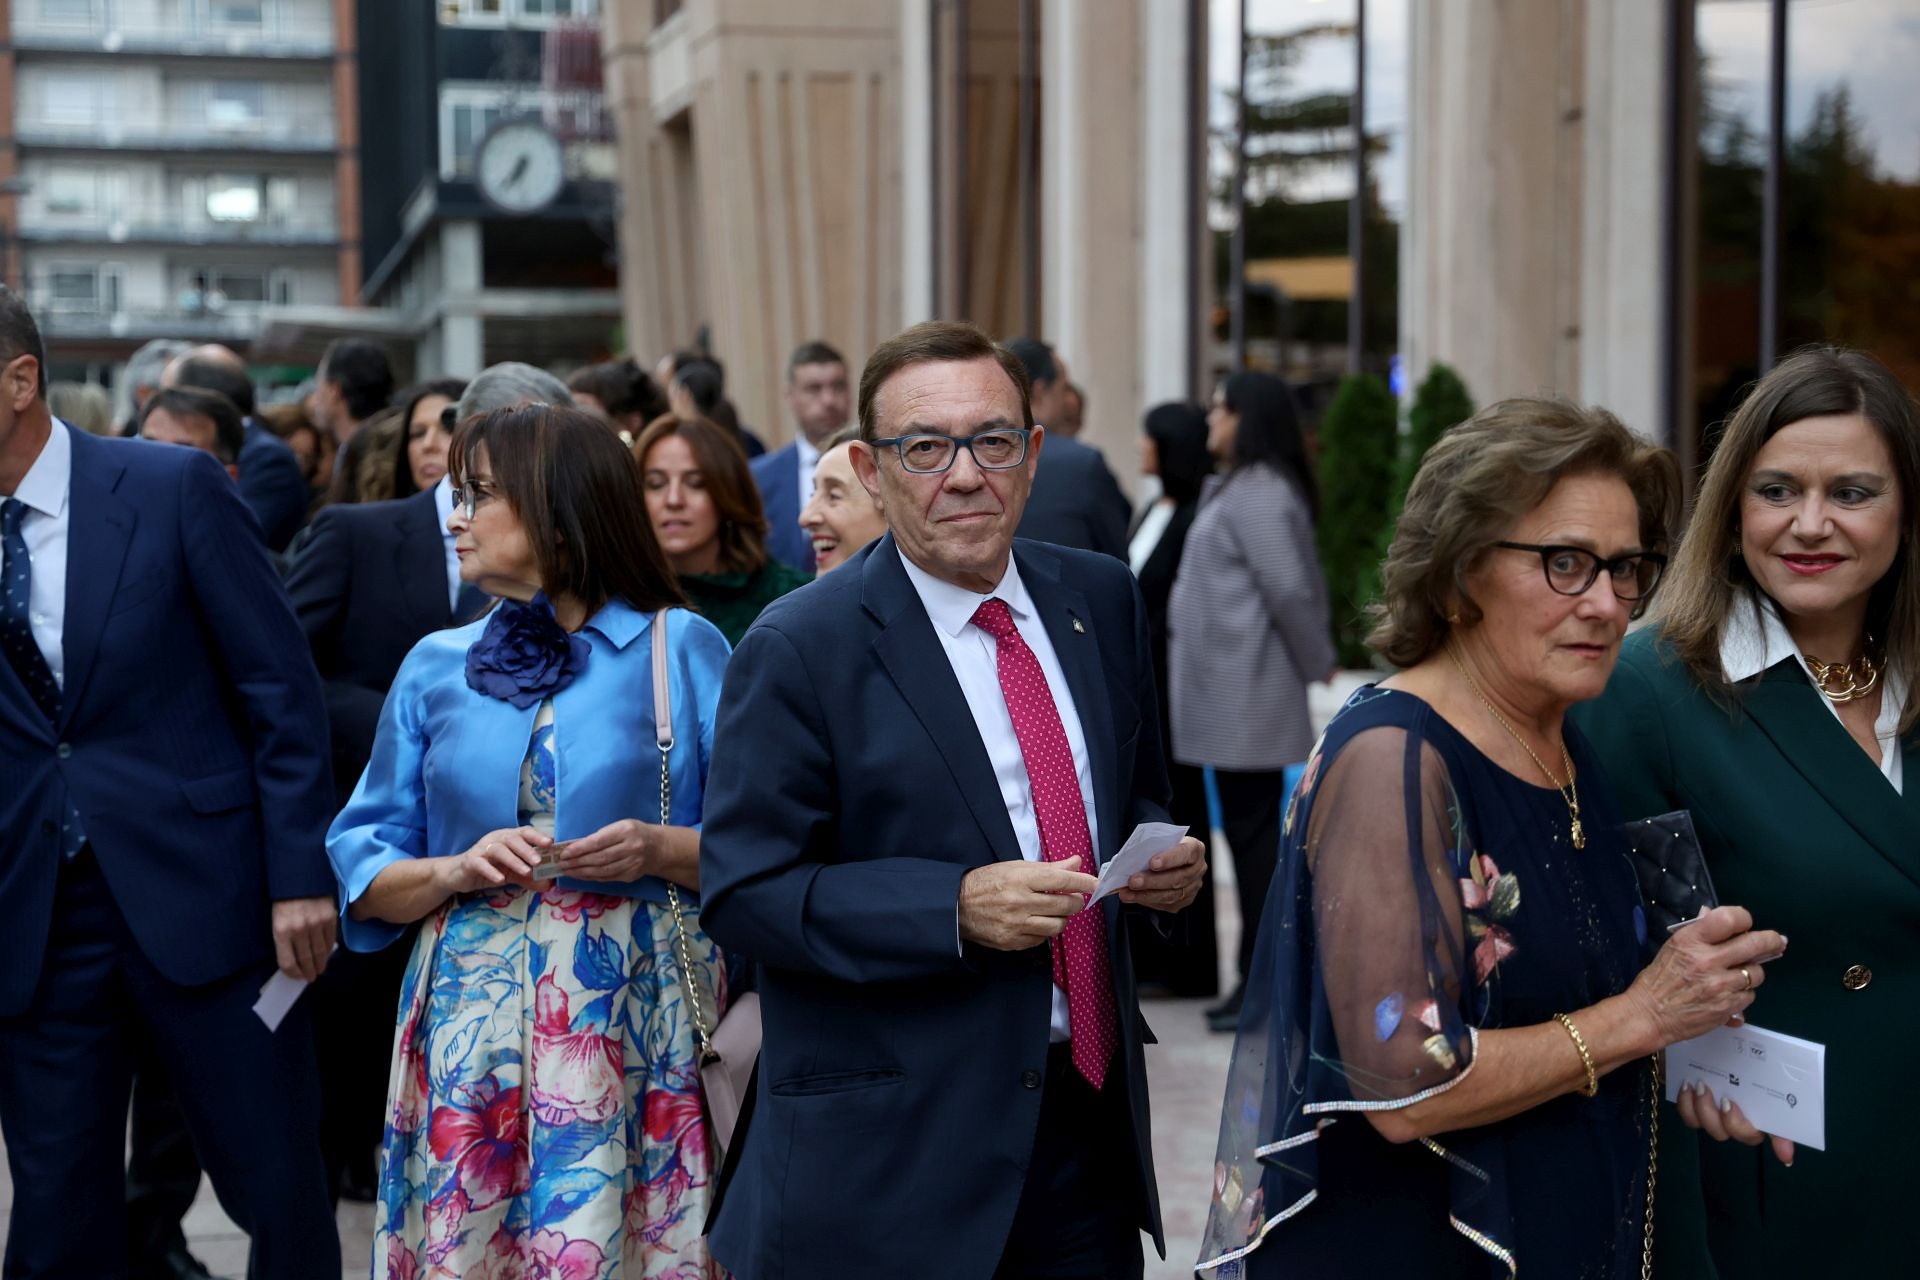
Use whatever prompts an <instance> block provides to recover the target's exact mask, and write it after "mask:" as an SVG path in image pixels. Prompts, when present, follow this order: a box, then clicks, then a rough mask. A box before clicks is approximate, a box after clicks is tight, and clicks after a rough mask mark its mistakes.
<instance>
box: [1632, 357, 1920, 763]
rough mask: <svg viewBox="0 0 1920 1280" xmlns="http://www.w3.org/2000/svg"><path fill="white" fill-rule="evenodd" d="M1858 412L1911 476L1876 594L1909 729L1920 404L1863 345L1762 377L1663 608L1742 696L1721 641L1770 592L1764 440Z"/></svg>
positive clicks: (1918, 719) (1919, 672)
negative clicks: (1756, 466) (1756, 490)
mask: <svg viewBox="0 0 1920 1280" xmlns="http://www.w3.org/2000/svg"><path fill="white" fill-rule="evenodd" d="M1845 414H1859V415H1860V416H1861V417H1863V418H1865V419H1866V420H1867V421H1868V422H1870V423H1871V424H1873V428H1874V430H1876V431H1878V432H1879V433H1880V437H1881V439H1883V440H1884V441H1886V445H1887V452H1888V453H1889V454H1890V455H1892V457H1893V469H1894V472H1895V474H1896V476H1897V478H1898V481H1899V484H1900V519H1901V524H1902V526H1903V527H1902V528H1901V531H1900V550H1899V552H1898V554H1897V555H1896V556H1895V557H1894V561H1893V566H1892V567H1891V568H1889V569H1888V570H1887V573H1886V576H1885V577H1883V578H1881V579H1880V581H1879V582H1878V583H1877V584H1876V585H1875V586H1874V588H1873V592H1872V595H1871V596H1870V597H1869V599H1868V602H1867V630H1868V631H1870V632H1872V633H1873V634H1874V635H1875V636H1877V637H1879V639H1880V640H1881V642H1882V643H1883V644H1884V645H1885V646H1886V665H1887V666H1888V668H1890V669H1891V670H1894V671H1897V672H1899V673H1900V674H1901V675H1902V676H1903V677H1905V679H1906V682H1907V688H1908V689H1910V690H1912V691H1913V692H1912V693H1910V694H1909V696H1908V698H1907V708H1906V713H1905V714H1904V715H1902V716H1901V717H1900V731H1901V732H1902V733H1905V732H1907V731H1908V730H1910V729H1912V728H1913V726H1914V725H1915V724H1916V723H1920V687H1916V684H1915V680H1916V677H1920V572H1916V571H1915V568H1914V557H1913V545H1914V541H1915V538H1916V536H1920V412H1917V411H1916V409H1915V405H1914V402H1913V397H1912V396H1911V395H1909V394H1908V393H1907V390H1906V388H1905V387H1903V386H1901V385H1900V380H1899V379H1898V378H1896V377H1894V376H1893V374H1892V372H1891V371H1889V370H1888V368H1887V367H1886V366H1885V365H1883V364H1881V363H1880V362H1879V361H1878V360H1876V359H1874V358H1873V357H1872V356H1870V355H1868V354H1867V353H1866V352H1864V351H1853V350H1849V349H1847V348H1845V347H1808V348H1805V349H1803V350H1800V351H1796V352H1794V353H1793V354H1792V355H1790V356H1788V357H1787V358H1786V359H1785V360H1782V361H1781V362H1780V363H1779V364H1777V365H1775V366H1774V367H1773V369H1772V370H1771V371H1769V372H1768V374H1767V375H1766V376H1765V377H1764V378H1761V379H1760V381H1759V382H1757V383H1755V384H1754V386H1753V389H1752V390H1751V391H1750V392H1748V394H1747V397H1746V399H1745V400H1742V401H1741V402H1740V407H1739V408H1738V409H1737V410H1735V411H1734V415H1733V418H1732V420H1731V421H1730V422H1729V423H1728V424H1727V430H1726V434H1725V435H1724V436H1722V437H1721V440H1720V445H1719V447H1718V448H1717V449H1716V450H1715V451H1714V455H1713V461H1712V462H1711V463H1710V464H1709V465H1708V467H1707V475H1706V479H1705V480H1704V481H1702V482H1701V485H1700V496H1699V500H1698V502H1697V503H1696V504H1695V506H1694V511H1693V520H1692V522H1691V524H1689V525H1688V527H1687V533H1686V536H1685V537H1684V538H1682V539H1681V540H1680V550H1679V553H1678V554H1677V555H1675V557H1674V563H1673V571H1672V572H1671V573H1670V574H1669V575H1668V577H1669V579H1670V581H1667V582H1664V583H1662V584H1661V590H1660V602H1659V606H1658V608H1657V610H1656V612H1657V615H1658V617H1659V619H1660V629H1661V633H1662V634H1663V636H1664V637H1665V639H1666V640H1667V642H1668V643H1669V644H1671V645H1672V646H1673V647H1674V650H1675V652H1677V653H1678V654H1679V655H1680V657H1681V659H1682V660H1684V661H1685V662H1686V664H1687V666H1688V667H1689V668H1691V669H1692V671H1693V674H1694V676H1695V678H1696V679H1698V680H1699V681H1700V683H1701V684H1702V685H1703V686H1705V687H1706V688H1708V689H1712V690H1721V691H1726V692H1729V693H1730V692H1731V690H1730V689H1729V687H1728V685H1727V679H1726V673H1725V671H1724V669H1723V668H1722V667H1721V665H1720V638H1721V635H1722V633H1723V631H1724V629H1725V627H1726V621H1727V617H1728V616H1729V615H1730V614H1731V613H1732V612H1733V611H1734V610H1735V609H1737V608H1743V607H1748V608H1758V607H1759V600H1760V588H1759V586H1758V584H1756V583H1755V582H1754V579H1753V574H1752V573H1751V572H1749V571H1748V569H1747V562H1746V559H1745V557H1743V556H1742V555H1741V554H1740V495H1741V492H1742V490H1743V489H1744V488H1745V487H1746V483H1747V475H1748V473H1749V472H1751V471H1752V470H1753V460H1754V458H1755V457H1757V456H1758V455H1759V453H1760V450H1761V447H1762V446H1764V445H1765V444H1766V443H1767V441H1769V440H1771V439H1772V438H1773V437H1774V435H1775V434H1776V433H1777V432H1779V431H1781V430H1783V429H1785V428H1787V427H1790V426H1792V425H1793V424H1794V423H1796V422H1804V421H1805V420H1806V419H1808V418H1822V417H1832V416H1835V415H1845Z"/></svg>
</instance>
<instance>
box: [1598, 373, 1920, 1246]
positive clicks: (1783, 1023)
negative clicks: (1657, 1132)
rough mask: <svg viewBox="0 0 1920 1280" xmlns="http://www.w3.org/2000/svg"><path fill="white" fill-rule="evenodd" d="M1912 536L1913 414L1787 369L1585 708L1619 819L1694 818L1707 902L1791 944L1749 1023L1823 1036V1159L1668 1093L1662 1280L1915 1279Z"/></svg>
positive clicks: (1725, 450)
mask: <svg viewBox="0 0 1920 1280" xmlns="http://www.w3.org/2000/svg"><path fill="white" fill-rule="evenodd" d="M1917 533H1920V418H1917V417H1916V409H1915V405H1914V403H1913V400H1912V398H1911V397H1910V396H1909V395H1908V394H1907V392H1906V391H1905V390H1904V389H1903V388H1902V387H1901V385H1900V383H1899V382H1898V381H1897V380H1896V379H1895V378H1894V377H1893V375H1892V374H1891V373H1889V372H1888V371H1887V370H1886V368H1885V367H1884V366H1882V365H1881V364H1880V363H1879V362H1878V361H1876V360H1874V359H1873V358H1872V357H1870V356H1867V355H1864V354H1862V353H1859V352H1850V351H1841V350H1833V349H1818V350H1809V351H1803V352H1801V353H1799V354H1797V355H1795V356H1792V357H1790V358H1789V359H1787V360H1785V361H1783V362H1782V363H1781V364H1780V365H1778V366H1776V367H1775V368H1774V370H1773V371H1772V372H1771V373H1769V374H1768V375H1767V376H1766V377H1765V378H1763V379H1762V380H1761V381H1760V382H1759V384H1758V385H1757V386H1755V388H1754V389H1753V391H1752V393H1751V394H1750V395H1749V396H1748V397H1747V399H1746V400H1745V401H1744V402H1743V403H1742V405H1741V407H1740V409H1739V410H1738V412H1737V413H1736V414H1735V415H1734V417H1733V420H1732V422H1731V423H1730V424H1729V426H1728V428H1727V431H1726V435H1725V437H1724V438H1723V439H1722V441H1721V443H1720V446H1719V448H1718V451H1717V452H1716V454H1715V456H1714V459H1713V462H1712V465H1711V466H1710V467H1709V469H1708V471H1707V475H1706V479H1705V481H1704V482H1703V484H1702V486H1701V490H1700V497H1699V503H1698V506H1697V508H1696V510H1695V512H1694V516H1693V520H1692V523H1691V526H1690V528H1689V529H1688V532H1687V534H1686V537H1685V539H1684V540H1683V542H1682V543H1681V547H1680V551H1679V554H1678V556H1677V557H1676V559H1675V564H1674V567H1673V569H1672V570H1671V571H1670V572H1669V573H1668V575H1667V581H1666V582H1664V583H1663V584H1662V598H1661V601H1660V604H1659V607H1658V618H1659V620H1658V623H1657V625H1655V626H1653V627H1650V628H1648V629H1647V630H1645V631H1643V632H1640V633H1638V634H1636V635H1634V636H1632V637H1630V638H1629V639H1628V640H1627V642H1626V644H1625V646H1624V648H1623V651H1622V653H1621V657H1620V662H1619V665H1618V667H1617V668H1616V669H1615V671H1614V674H1613V677H1612V679H1611V681H1610V682H1609V684H1608V686H1607V691H1606V693H1605V694H1604V695H1603V696H1602V697H1601V698H1600V699H1598V700H1596V701H1594V702H1592V703H1589V704H1587V706H1586V707H1584V708H1582V713H1581V714H1580V715H1579V717H1578V719H1579V721H1580V724H1581V727H1582V728H1583V729H1584V730H1585V731H1586V733H1587V735H1588V736H1589V737H1590V738H1591V739H1592V741H1593V743H1594V746H1595V747H1596V748H1597V750H1598V751H1599V753H1600V757H1601V759H1602V760H1603V761H1605V763H1606V766H1607V771H1608V774H1609V776H1610V778H1611V780H1612V782H1613V785H1614V789H1615V791H1616V792H1617V793H1618V796H1619V800H1620V807H1621V810H1622V812H1623V814H1624V816H1625V817H1626V818H1627V819H1628V820H1629V821H1632V820H1633V819H1636V818H1641V817H1646V816H1650V815H1654V814H1659V813H1665V812H1669V811H1671V810H1674V809H1687V810H1690V811H1691V812H1692V814H1693V821H1694V826H1695V828H1696V829H1697V831H1698V832H1699V836H1700V840H1701V843H1702V845H1703V847H1704V849H1705V852H1706V856H1707V862H1708V869H1709V871H1710V872H1711V873H1712V876H1713V879H1714V883H1715V887H1716V888H1717V889H1718V890H1719V892H1720V895H1721V897H1722V899H1723V900H1724V901H1728V902H1738V903H1741V904H1742V905H1744V906H1745V907H1747V908H1748V909H1749V910H1750V911H1751V912H1752V913H1753V918H1754V921H1755V923H1756V926H1757V927H1766V928H1771V929H1777V930H1779V931H1781V932H1782V933H1785V934H1787V935H1788V936H1789V937H1790V938H1791V939H1792V947H1791V949H1790V951H1789V952H1788V953H1787V954H1786V955H1785V956H1784V958H1782V959H1781V960H1779V961H1778V962H1777V963H1775V964H1773V965H1770V966H1769V968H1768V970H1767V974H1766V989H1765V991H1764V992H1763V993H1762V994H1761V995H1760V997H1759V999H1758V1000H1757V1001H1756V1003H1755V1004H1754V1006H1753V1009H1752V1012H1751V1017H1752V1019H1753V1021H1754V1023H1755V1025H1757V1026H1761V1027H1765V1028H1766V1029H1768V1030H1771V1031H1779V1032H1784V1033H1786V1034H1789V1035H1795V1036H1800V1037H1803V1038H1805V1039H1808V1040H1814V1041H1818V1042H1820V1043H1822V1044H1824V1045H1826V1046H1827V1058H1826V1071H1827V1077H1826V1106H1827V1118H1826V1123H1827V1128H1826V1137H1827V1146H1826V1150H1825V1151H1810V1150H1801V1151H1798V1152H1796V1151H1794V1149H1793V1147H1792V1144H1790V1143H1785V1142H1781V1141H1778V1140H1776V1141H1775V1142H1774V1143H1773V1147H1774V1153H1773V1154H1768V1153H1767V1145H1766V1144H1765V1143H1764V1141H1763V1139H1764V1137H1765V1135H1762V1134H1760V1133H1759V1132H1757V1131H1756V1130H1755V1129H1754V1128H1753V1126H1752V1125H1750V1124H1748V1123H1747V1121H1746V1119H1745V1117H1744V1116H1742V1115H1741V1114H1740V1112H1739V1109H1738V1108H1737V1107H1731V1108H1725V1109H1723V1104H1722V1103H1721V1102H1720V1100H1717V1099H1714V1098H1713V1097H1712V1096H1711V1095H1710V1094H1704V1093H1700V1094H1686V1095H1683V1096H1682V1098H1681V1100H1680V1117H1681V1119H1682V1120H1683V1121H1684V1122H1685V1125H1686V1126H1687V1127H1682V1126H1680V1125H1668V1126H1662V1132H1663V1135H1667V1136H1669V1137H1670V1138H1672V1139H1674V1141H1668V1142H1663V1143H1662V1150H1661V1157H1662V1159H1661V1170H1660V1198H1659V1203H1658V1213H1659V1219H1660V1230H1661V1234H1660V1236H1659V1243H1660V1256H1661V1259H1662V1263H1663V1266H1662V1270H1661V1274H1662V1275H1669V1276H1678V1277H1685V1278H1687V1280H1692V1278H1693V1277H1696V1276H1704V1275H1712V1274H1714V1269H1715V1268H1716V1267H1717V1269H1718V1274H1719V1275H1721V1276H1724V1277H1731V1276H1736V1275H1743V1274H1753V1273H1755V1272H1756V1271H1759V1270H1762V1269H1764V1270H1765V1271H1766V1272H1767V1273H1768V1274H1773V1275H1783V1276H1802V1275H1807V1276H1811V1275H1833V1276H1862V1277H1865V1276H1892V1275H1900V1274H1912V1269H1913V1266H1914V1263H1913V1260H1912V1254H1911V1251H1910V1246H1909V1245H1907V1244H1906V1239H1907V1235H1908V1233H1907V1232H1906V1231H1905V1230H1903V1229H1902V1228H1903V1226H1904V1224H1905V1222H1906V1220H1907V1217H1908V1215H1909V1213H1910V1208H1909V1204H1910V1198H1911V1190H1910V1185H1909V1184H1908V1182H1907V1178H1908V1176H1909V1174H1908V1171H1907V1167H1906V1166H1907V1163H1908V1161H1907V1149H1908V1146H1909V1139H1908V1137H1907V1134H1906V1126H1905V1125H1904V1123H1902V1117H1904V1116H1905V1115H1906V1114H1907V1113H1908V1112H1909V1110H1910V1106H1909V1096H1910V1092H1911V1088H1912V1079H1913V1064H1914V1057H1915V1055H1916V1053H1917V1052H1920V1032H1916V1031H1915V1029H1914V1017H1915V1014H1916V1012H1920V733H1917V732H1916V729H1915V723H1916V720H1920V706H1917V705H1916V704H1915V700H1913V699H1910V698H1909V697H1908V693H1909V690H1911V689H1912V688H1913V687H1914V680H1915V675H1916V671H1917V670H1920V572H1917V571H1916V569H1915V565H1914V556H1913V552H1912V544H1913V542H1914V540H1915V537H1916V534H1917ZM1696 1129H1697V1130H1698V1131H1699V1135H1704V1136H1698V1135H1696V1134H1695V1133H1694V1132H1692V1130H1696ZM1710 1139H1712V1140H1710ZM1706 1254H1710V1255H1711V1258H1712V1262H1711V1263H1709V1262H1708V1261H1707V1260H1706V1256H1705V1255H1706Z"/></svg>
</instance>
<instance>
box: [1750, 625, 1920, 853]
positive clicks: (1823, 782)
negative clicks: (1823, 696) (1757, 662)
mask: <svg viewBox="0 0 1920 1280" xmlns="http://www.w3.org/2000/svg"><path fill="white" fill-rule="evenodd" d="M1746 710H1747V713H1748V714H1749V715H1751V716H1752V717H1753V721H1754V723H1755V724H1756V725H1758V726H1759V727H1760V729H1761V731H1762V732H1764V733H1765V734H1766V735H1767V737H1768V738H1769V739H1771V740H1772V742H1773V745H1774V747H1775V748H1776V749H1777V750H1778V751H1779V752H1780V754H1781V755H1783V756H1785V757H1786V759H1787V761H1788V762H1789V763H1790V764H1792V765H1793V767H1794V768H1795V769H1797V770H1799V772H1800V774H1801V776H1803V777H1805V778H1806V780H1807V783H1808V785H1809V786H1811V787H1812V788H1813V789H1814V790H1815V791H1817V792H1819V793H1820V794H1821V795H1822V796H1824V797H1825V798H1826V800H1827V801H1828V803H1830V804H1831V805H1832V806H1833V808H1834V810H1835V811H1836V812H1837V813H1839V815H1840V816H1841V817H1842V818H1843V819H1845V820H1846V822H1847V823H1848V825H1850V826H1852V827H1853V829H1854V830H1855V831H1858V832H1859V833H1860V835H1861V837H1862V838H1863V839H1865V840H1866V841H1867V843H1868V844H1870V845H1872V846H1873V847H1874V848H1875V849H1876V850H1877V851H1879V853H1880V854H1881V856H1883V857H1884V858H1886V859H1887V860H1888V861H1889V862H1891V863H1893V864H1894V865H1895V866H1896V867H1898V868H1899V869H1900V870H1901V871H1902V872H1903V873H1904V874H1906V875H1907V876H1908V877H1909V878H1911V879H1912V880H1914V881H1915V882H1916V883H1920V841H1916V840H1915V839H1914V827H1915V822H1916V820H1920V774H1916V773H1915V772H1914V768H1915V766H1916V764H1920V740H1914V741H1909V742H1908V743H1907V744H1906V747H1905V751H1906V754H1905V756H1904V758H1903V759H1902V762H1901V765H1902V768H1903V769H1904V770H1905V771H1906V772H1905V774H1904V778H1903V781H1904V787H1903V789H1902V790H1903V792H1904V794H1903V793H1902V792H1896V791H1894V790H1893V788H1892V787H1890V786H1888V785H1887V780H1886V778H1885V776H1884V775H1882V774H1881V772H1880V771H1879V769H1877V768H1875V767H1874V764H1873V762H1872V761H1871V760H1869V759H1868V758H1867V755H1866V753H1865V752H1864V751H1862V750H1861V749H1860V747H1859V745H1858V744H1857V743H1855V742H1854V741H1853V739H1852V738H1851V737H1850V736H1849V735H1848V733H1847V731H1846V729H1845V728H1843V727H1842V726H1841V724H1840V722H1839V721H1837V720H1835V719H1834V718H1833V715H1832V714H1831V713H1830V712H1829V711H1828V710H1827V709H1826V708H1825V707H1823V706H1821V705H1820V695H1819V694H1818V693H1816V692H1815V691H1814V689H1813V686H1811V685H1809V684H1808V683H1807V681H1806V678H1805V677H1804V676H1803V675H1802V674H1801V673H1800V671H1799V669H1798V667H1796V666H1794V665H1793V664H1790V663H1789V664H1782V665H1780V666H1777V667H1775V668H1774V669H1772V670H1770V671H1768V672H1767V673H1766V674H1765V675H1763V676H1762V677H1761V678H1760V682H1759V683H1758V684H1757V685H1756V686H1755V687H1754V688H1753V690H1752V691H1751V692H1750V693H1749V694H1748V696H1747V700H1746Z"/></svg>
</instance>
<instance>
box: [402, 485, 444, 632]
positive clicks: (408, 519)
mask: <svg viewBox="0 0 1920 1280" xmlns="http://www.w3.org/2000/svg"><path fill="white" fill-rule="evenodd" d="M393 527H394V532H395V533H396V534H398V535H399V539H400V545H399V546H398V548H396V551H395V556H394V558H395V561H396V563H398V565H399V570H400V590H401V592H402V594H404V595H405V596H406V605H405V608H406V610H407V614H408V616H409V617H411V618H412V619H413V623H414V628H415V629H416V630H417V631H419V632H421V633H423V634H424V633H425V632H428V631H438V630H440V629H441V628H442V627H444V626H446V625H447V624H448V623H450V622H452V621H453V607H452V606H451V605H450V604H449V603H448V602H447V549H446V543H445V542H444V541H443V540H442V538H441V537H440V521H439V507H438V505H437V504H436V503H435V502H434V499H433V491H432V490H431V489H429V490H427V491H425V492H423V493H419V494H416V495H414V496H413V497H411V498H407V499H404V500H403V501H401V502H400V504H399V509H398V510H397V511H396V512H395V513H394V520H393Z"/></svg>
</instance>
